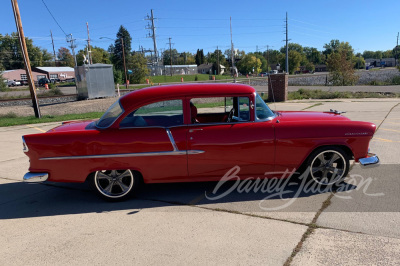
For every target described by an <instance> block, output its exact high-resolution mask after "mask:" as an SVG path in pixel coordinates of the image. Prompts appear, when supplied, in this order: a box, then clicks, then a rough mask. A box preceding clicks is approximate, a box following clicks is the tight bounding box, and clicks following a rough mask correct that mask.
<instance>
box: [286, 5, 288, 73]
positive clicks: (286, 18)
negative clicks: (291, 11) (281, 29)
mask: <svg viewBox="0 0 400 266" xmlns="http://www.w3.org/2000/svg"><path fill="white" fill-rule="evenodd" d="M288 42H289V39H288V15H287V12H286V73H288V74H289V45H288Z"/></svg>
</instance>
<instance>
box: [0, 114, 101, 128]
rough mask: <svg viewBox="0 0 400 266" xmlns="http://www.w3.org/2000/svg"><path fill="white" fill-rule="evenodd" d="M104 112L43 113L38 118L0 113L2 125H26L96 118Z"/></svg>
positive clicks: (0, 125) (0, 124) (0, 123)
mask: <svg viewBox="0 0 400 266" xmlns="http://www.w3.org/2000/svg"><path fill="white" fill-rule="evenodd" d="M102 115H103V112H92V113H84V114H66V115H43V116H42V118H40V119H38V118H36V117H35V116H22V117H21V116H17V115H16V114H14V113H8V114H5V115H0V127H8V126H16V125H26V124H38V123H47V122H58V121H69V120H79V119H95V118H100V116H102Z"/></svg>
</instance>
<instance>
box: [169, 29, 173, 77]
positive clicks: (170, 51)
mask: <svg viewBox="0 0 400 266" xmlns="http://www.w3.org/2000/svg"><path fill="white" fill-rule="evenodd" d="M168 39H169V63H170V66H171V69H170V71H171V77H172V48H171V37H170V38H168Z"/></svg>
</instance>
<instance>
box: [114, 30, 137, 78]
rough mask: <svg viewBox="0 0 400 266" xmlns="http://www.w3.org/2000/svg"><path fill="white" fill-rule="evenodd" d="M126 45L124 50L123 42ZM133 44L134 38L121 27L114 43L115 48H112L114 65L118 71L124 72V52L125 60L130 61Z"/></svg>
mask: <svg viewBox="0 0 400 266" xmlns="http://www.w3.org/2000/svg"><path fill="white" fill-rule="evenodd" d="M121 39H123V43H124V49H122V40H121ZM131 42H132V37H131V35H130V34H129V32H128V30H127V29H126V28H125V27H124V26H122V25H121V26H120V27H119V30H118V32H117V36H116V39H115V42H114V46H113V47H112V52H113V54H112V63H113V64H114V66H115V68H116V69H118V70H124V56H123V51H124V52H125V60H126V61H128V59H129V56H130V54H131Z"/></svg>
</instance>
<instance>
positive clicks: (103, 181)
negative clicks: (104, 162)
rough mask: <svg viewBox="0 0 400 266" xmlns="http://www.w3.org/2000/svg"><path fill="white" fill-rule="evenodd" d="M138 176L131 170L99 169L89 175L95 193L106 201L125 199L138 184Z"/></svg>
mask: <svg viewBox="0 0 400 266" xmlns="http://www.w3.org/2000/svg"><path fill="white" fill-rule="evenodd" d="M139 180H140V179H139V177H138V175H137V174H136V173H134V172H132V171H131V170H129V169H127V170H101V171H97V172H95V173H94V174H92V176H91V185H92V187H93V188H94V190H95V191H96V192H97V194H98V195H99V196H100V197H102V198H103V199H105V200H108V201H121V200H126V199H128V198H129V197H131V196H132V194H133V192H134V191H135V190H136V188H137V186H138V184H139Z"/></svg>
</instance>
